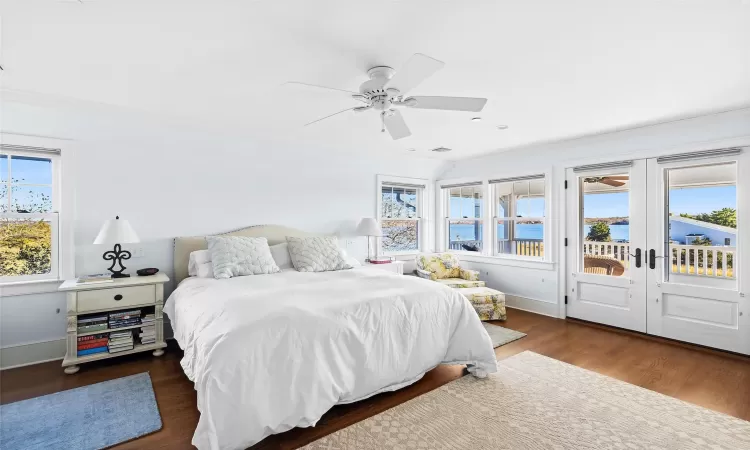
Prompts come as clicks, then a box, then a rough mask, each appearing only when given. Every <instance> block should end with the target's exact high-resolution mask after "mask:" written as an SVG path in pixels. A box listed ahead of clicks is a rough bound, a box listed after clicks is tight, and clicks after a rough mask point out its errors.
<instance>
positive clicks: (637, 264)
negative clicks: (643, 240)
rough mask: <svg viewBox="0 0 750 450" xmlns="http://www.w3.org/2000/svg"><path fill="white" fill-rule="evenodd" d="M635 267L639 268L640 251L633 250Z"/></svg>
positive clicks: (638, 249)
mask: <svg viewBox="0 0 750 450" xmlns="http://www.w3.org/2000/svg"><path fill="white" fill-rule="evenodd" d="M635 267H641V249H640V248H637V249H635Z"/></svg>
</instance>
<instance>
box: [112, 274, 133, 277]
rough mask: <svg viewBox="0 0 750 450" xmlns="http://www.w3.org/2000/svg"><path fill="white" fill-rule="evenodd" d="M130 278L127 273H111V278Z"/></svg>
mask: <svg viewBox="0 0 750 450" xmlns="http://www.w3.org/2000/svg"><path fill="white" fill-rule="evenodd" d="M129 276H130V274H129V273H113V274H112V278H128V277H129Z"/></svg>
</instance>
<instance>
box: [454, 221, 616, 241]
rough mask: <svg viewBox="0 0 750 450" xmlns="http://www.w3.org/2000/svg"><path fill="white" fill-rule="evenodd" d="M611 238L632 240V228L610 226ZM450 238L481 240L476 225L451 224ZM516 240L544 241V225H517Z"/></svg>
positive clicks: (501, 231)
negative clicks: (475, 229)
mask: <svg viewBox="0 0 750 450" xmlns="http://www.w3.org/2000/svg"><path fill="white" fill-rule="evenodd" d="M503 227H504V225H498V226H497V235H498V236H504V234H505V232H504V228H503ZM590 229H591V225H586V226H585V227H584V231H583V233H584V236H585V235H587V234H588V233H589V230H590ZM609 232H610V236H612V241H628V240H629V239H630V226H629V225H610V226H609ZM481 234H482V227H481V226H480V227H479V238H481ZM450 238H451V240H452V241H458V240H460V241H475V240H479V239H478V237H475V235H474V225H472V224H451V226H450ZM516 239H517V240H524V239H528V240H532V239H537V240H542V239H544V224H541V223H526V224H518V225H516Z"/></svg>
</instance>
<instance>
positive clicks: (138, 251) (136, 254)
mask: <svg viewBox="0 0 750 450" xmlns="http://www.w3.org/2000/svg"><path fill="white" fill-rule="evenodd" d="M130 254H131V256H132V257H133V258H143V257H144V256H145V254H146V253H145V252H144V251H143V247H140V246H139V247H133V248H132V249H131V250H130Z"/></svg>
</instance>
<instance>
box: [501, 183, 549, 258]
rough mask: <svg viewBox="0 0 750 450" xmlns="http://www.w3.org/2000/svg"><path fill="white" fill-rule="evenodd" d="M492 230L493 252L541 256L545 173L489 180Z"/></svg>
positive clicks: (542, 250)
mask: <svg viewBox="0 0 750 450" xmlns="http://www.w3.org/2000/svg"><path fill="white" fill-rule="evenodd" d="M489 184H490V191H491V192H492V199H493V202H492V207H493V209H494V212H493V221H494V222H495V223H494V228H493V231H494V232H495V239H494V244H495V245H494V248H493V254H494V255H496V256H498V255H512V256H524V257H536V258H544V236H545V230H544V228H545V225H546V223H545V215H546V214H545V209H546V201H545V192H546V189H545V182H544V175H531V176H526V177H516V178H504V179H495V180H489Z"/></svg>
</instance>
